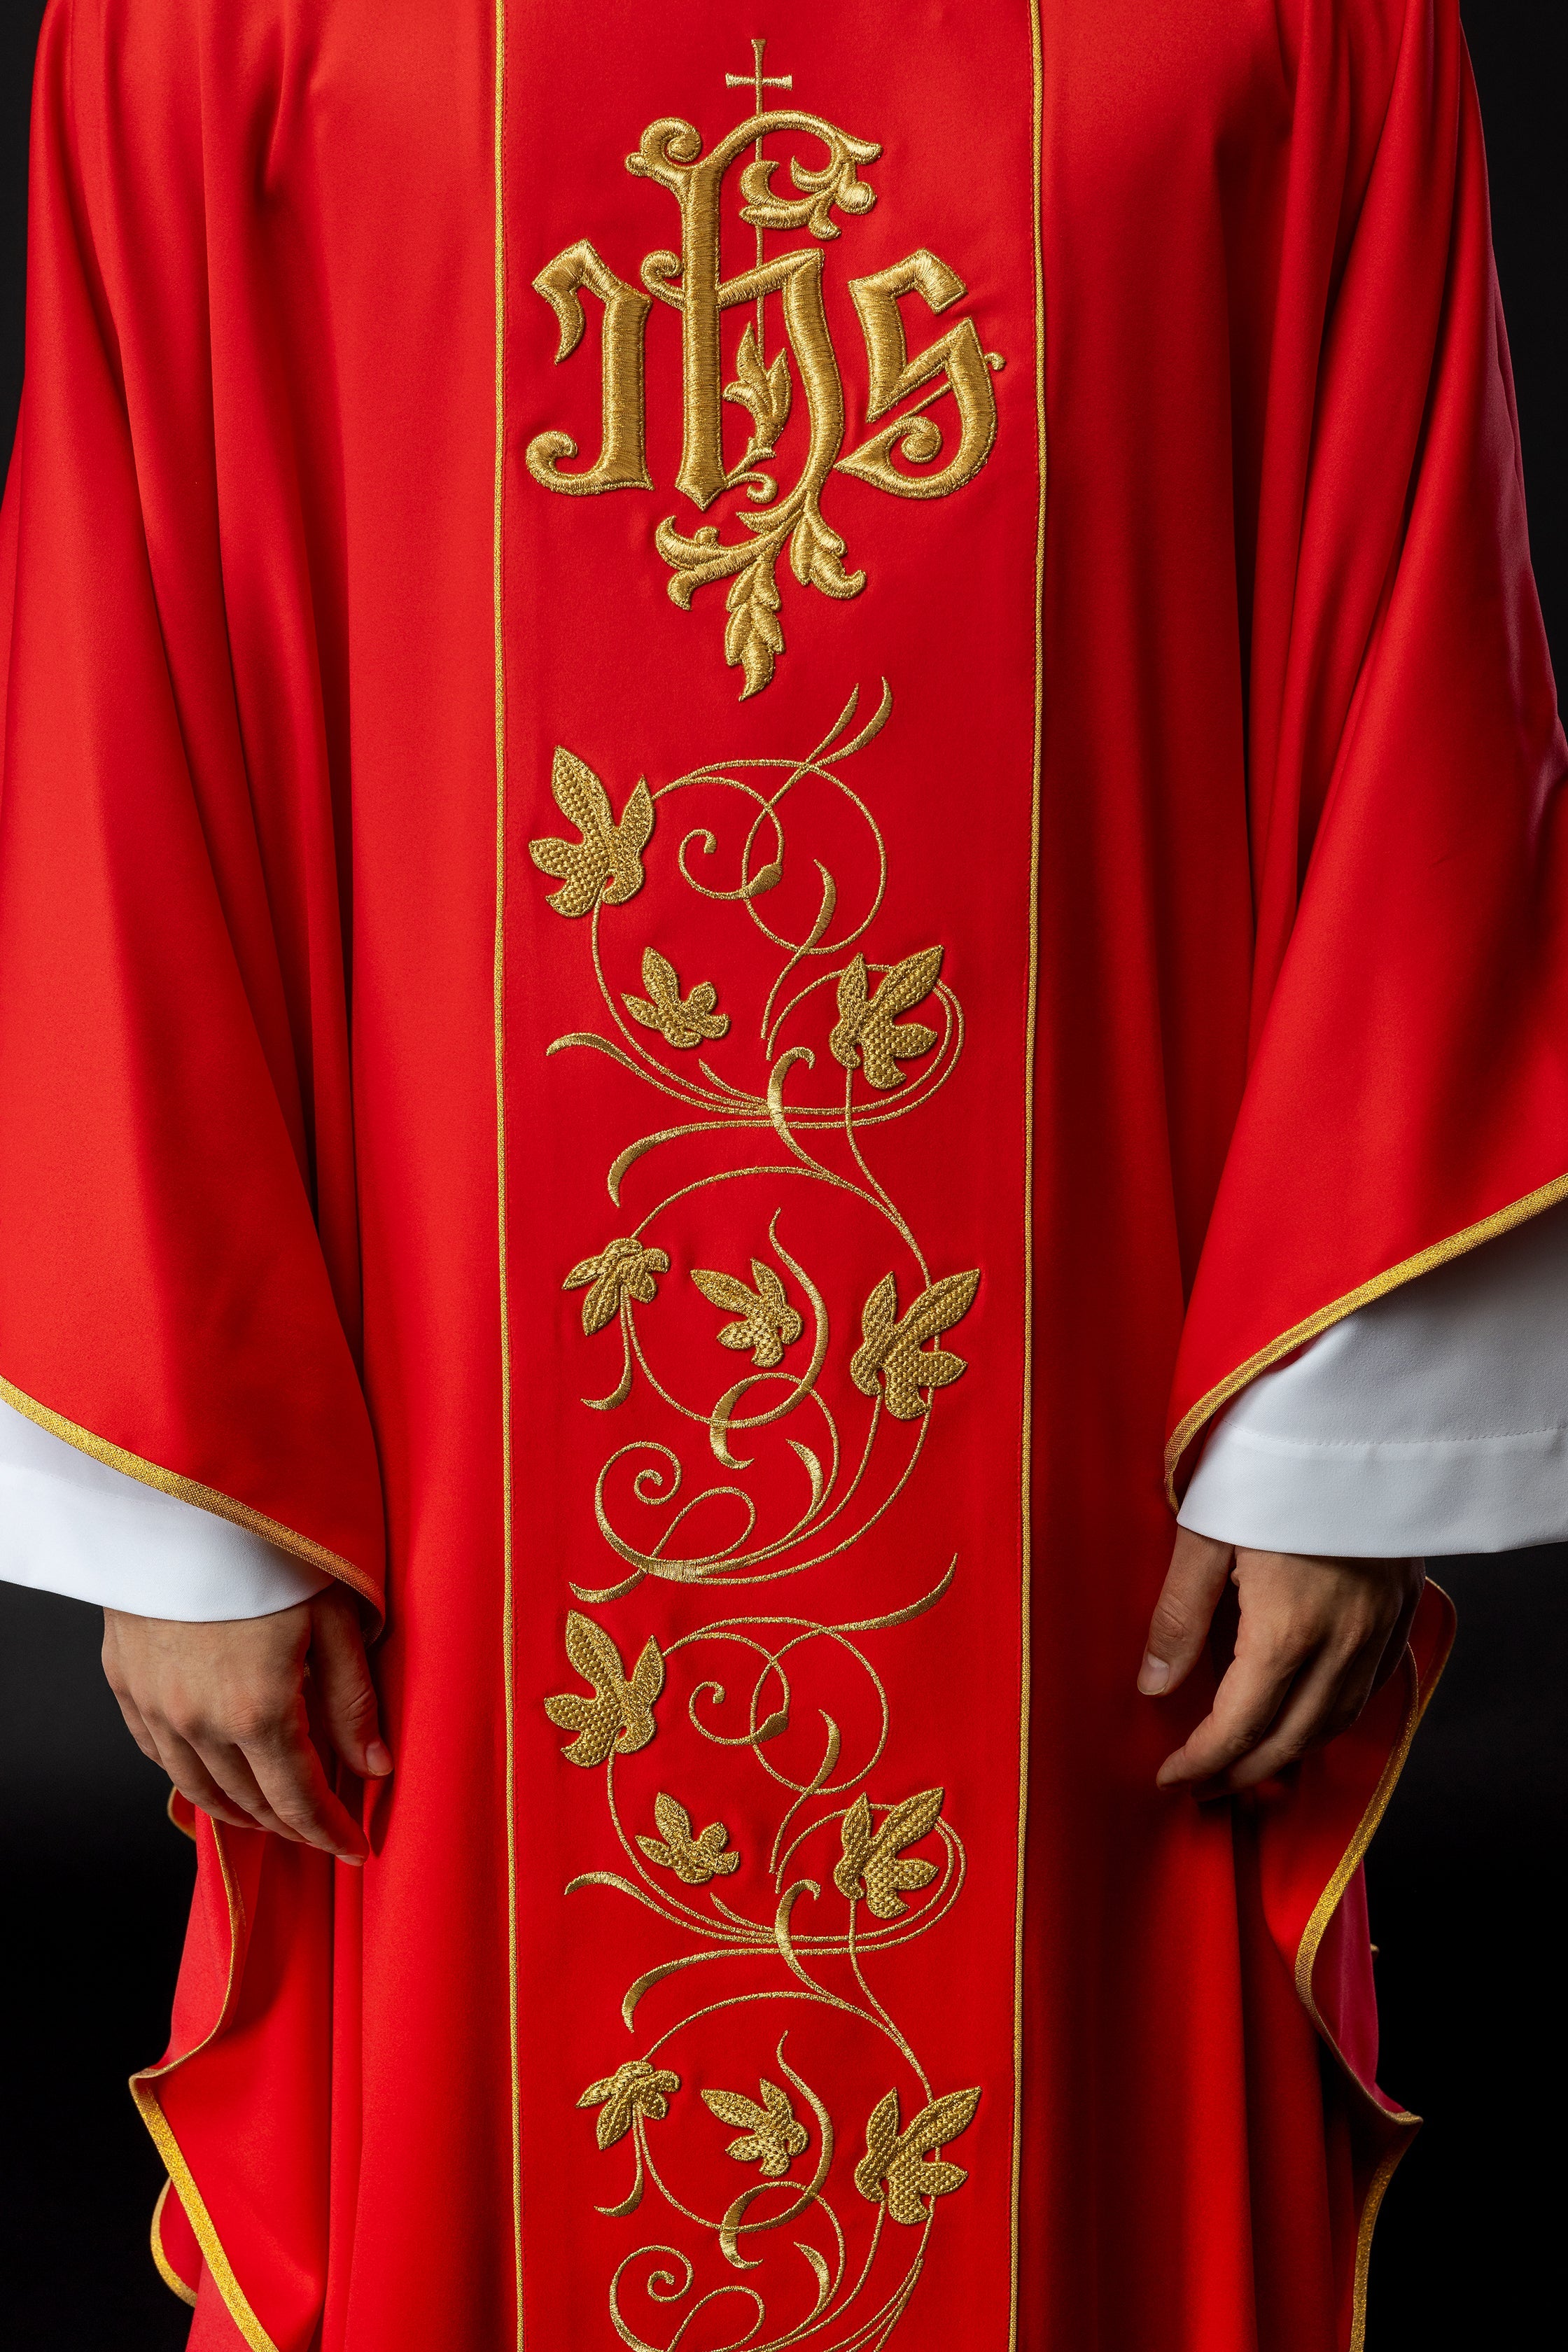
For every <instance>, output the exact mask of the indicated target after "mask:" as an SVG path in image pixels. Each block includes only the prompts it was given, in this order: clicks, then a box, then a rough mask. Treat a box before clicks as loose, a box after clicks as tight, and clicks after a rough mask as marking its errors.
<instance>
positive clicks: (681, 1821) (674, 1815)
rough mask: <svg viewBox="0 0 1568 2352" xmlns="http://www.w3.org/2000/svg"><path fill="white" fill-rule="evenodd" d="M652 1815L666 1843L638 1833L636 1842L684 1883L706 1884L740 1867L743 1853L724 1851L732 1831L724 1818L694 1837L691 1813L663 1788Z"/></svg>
mask: <svg viewBox="0 0 1568 2352" xmlns="http://www.w3.org/2000/svg"><path fill="white" fill-rule="evenodd" d="M653 1817H654V1820H655V1821H656V1822H658V1826H659V1829H660V1830H661V1831H662V1832H663V1843H660V1842H659V1840H658V1838H650V1837H639V1838H638V1840H637V1843H638V1845H640V1846H641V1848H642V1850H643V1852H644V1853H646V1854H647V1858H648V1860H649V1862H652V1863H657V1864H658V1866H659V1868H660V1869H661V1870H673V1871H674V1873H675V1874H676V1876H677V1878H679V1881H680V1883H681V1885H683V1886H706V1885H707V1884H708V1881H709V1880H710V1878H720V1877H723V1876H726V1875H727V1874H729V1873H730V1872H731V1870H738V1869H739V1868H740V1866H741V1857H740V1855H739V1854H738V1853H725V1851H724V1849H725V1847H726V1846H727V1845H728V1844H729V1843H730V1832H729V1831H728V1830H727V1829H726V1828H725V1827H724V1824H723V1822H710V1823H709V1825H708V1827H707V1828H706V1829H705V1830H704V1831H703V1832H701V1834H700V1836H698V1837H693V1836H692V1834H691V1816H690V1814H689V1812H688V1811H687V1810H686V1808H685V1806H684V1805H678V1804H677V1803H676V1801H675V1799H674V1798H673V1797H667V1796H666V1795H665V1794H664V1793H663V1791H662V1790H661V1791H660V1793H659V1794H658V1796H657V1797H656V1798H655V1799H654V1801H653Z"/></svg>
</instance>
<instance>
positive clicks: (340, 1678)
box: [310, 1590, 392, 1780]
mask: <svg viewBox="0 0 1568 2352" xmlns="http://www.w3.org/2000/svg"><path fill="white" fill-rule="evenodd" d="M311 1624H312V1632H311V1641H310V1679H311V1681H312V1682H313V1684H314V1685H315V1691H316V1700H317V1705H318V1706H319V1708H320V1712H321V1727H322V1729H323V1730H324V1732H325V1734H326V1737H327V1738H328V1739H329V1740H330V1741H331V1745H332V1746H333V1748H335V1749H336V1750H337V1752H338V1754H339V1755H340V1756H341V1757H342V1759H343V1762H344V1763H345V1764H346V1765H347V1766H348V1768H349V1769H350V1771H351V1772H358V1773H360V1774H361V1775H362V1776H363V1777H364V1778H366V1779H369V1780H384V1778H385V1776H386V1774H387V1773H389V1772H390V1771H391V1769H392V1752H391V1750H390V1749H389V1748H388V1747H387V1745H386V1742H385V1741H384V1739H383V1738H382V1737H381V1722H380V1717H379V1714H378V1712H377V1708H376V1700H375V1685H374V1683H373V1682H372V1681H371V1678H370V1664H369V1661H368V1660H367V1659H366V1657H365V1654H364V1637H363V1634H362V1633H361V1631H360V1620H359V1608H358V1605H357V1603H356V1602H355V1600H354V1597H353V1593H352V1592H344V1591H341V1590H338V1591H331V1592H323V1593H321V1594H319V1595H318V1596H317V1599H316V1601H315V1603H314V1604H313V1606H312V1609H311Z"/></svg>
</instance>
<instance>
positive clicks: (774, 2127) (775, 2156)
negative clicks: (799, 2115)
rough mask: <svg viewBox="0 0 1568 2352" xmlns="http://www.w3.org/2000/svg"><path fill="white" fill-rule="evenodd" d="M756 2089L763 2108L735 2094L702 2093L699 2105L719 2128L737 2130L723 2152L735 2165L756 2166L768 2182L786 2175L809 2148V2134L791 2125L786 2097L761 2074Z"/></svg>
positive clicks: (801, 2126)
mask: <svg viewBox="0 0 1568 2352" xmlns="http://www.w3.org/2000/svg"><path fill="white" fill-rule="evenodd" d="M758 2088H759V2089H760V2090H761V2092H762V2095H763V2104H762V2105H761V2106H758V2105H757V2103H756V2101H755V2100H754V2099H746V2098H742V2095H741V2094H740V2092H739V2091H704V2092H703V2094H702V2097H703V2101H704V2103H705V2104H706V2105H707V2106H708V2107H710V2109H711V2111H712V2113H713V2114H714V2115H716V2116H718V2118H719V2121H720V2122H721V2124H728V2125H730V2126H731V2128H732V2129H734V2130H738V2131H739V2132H740V2133H741V2135H742V2137H740V2138H739V2139H732V2140H731V2142H730V2145H729V2147H727V2148H726V2149H725V2151H724V2153H725V2155H726V2156H732V2157H733V2158H734V2159H735V2161H736V2163H737V2164H760V2165H761V2166H762V2168H763V2172H764V2173H765V2174H766V2175H767V2177H768V2179H770V2180H775V2179H777V2178H778V2177H779V2175H780V2174H781V2173H784V2172H787V2171H788V2170H789V2168H790V2166H791V2164H792V2163H793V2161H794V2159H795V2158H796V2157H797V2156H802V2155H804V2154H805V2150H806V2149H807V2148H808V2147H810V2146H811V2134H810V2133H809V2132H808V2131H807V2130H806V2128H805V2125H804V2124H801V2123H797V2122H796V2121H795V2109H794V2108H793V2107H792V2106H791V2105H790V2103H789V2095H788V2093H787V2092H785V2091H781V2090H780V2089H779V2086H778V2084H776V2083H770V2082H769V2080H768V2078H767V2076H766V2075H765V2074H763V2075H762V2076H760V2077H759V2081H758Z"/></svg>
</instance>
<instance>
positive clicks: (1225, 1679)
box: [1155, 1643, 1300, 1789]
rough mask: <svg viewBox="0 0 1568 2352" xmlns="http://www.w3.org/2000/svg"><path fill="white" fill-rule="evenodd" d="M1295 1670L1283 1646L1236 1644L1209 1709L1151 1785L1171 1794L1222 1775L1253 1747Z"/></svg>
mask: <svg viewBox="0 0 1568 2352" xmlns="http://www.w3.org/2000/svg"><path fill="white" fill-rule="evenodd" d="M1299 1667H1300V1658H1299V1657H1298V1656H1297V1655H1296V1654H1294V1653H1293V1652H1292V1651H1291V1650H1289V1648H1287V1647H1285V1646H1284V1645H1282V1644H1279V1645H1274V1646H1270V1647H1268V1648H1261V1647H1260V1646H1259V1645H1258V1644H1256V1643H1254V1644H1253V1645H1252V1647H1251V1650H1250V1652H1248V1651H1247V1649H1246V1648H1245V1647H1244V1646H1243V1644H1242V1643H1238V1644H1237V1654H1236V1656H1235V1658H1234V1659H1233V1660H1232V1662H1231V1664H1229V1666H1227V1667H1226V1672H1225V1674H1224V1675H1223V1676H1222V1677H1221V1681H1220V1685H1219V1688H1218V1690H1217V1691H1216V1692H1215V1702H1214V1705H1213V1706H1212V1707H1211V1708H1210V1709H1209V1711H1208V1713H1207V1715H1205V1717H1204V1719H1203V1721H1202V1722H1201V1723H1200V1724H1199V1725H1198V1726H1197V1727H1196V1729H1195V1730H1194V1731H1193V1732H1192V1733H1191V1734H1190V1735H1189V1736H1188V1738H1187V1739H1186V1741H1185V1742H1184V1745H1183V1746H1182V1747H1180V1748H1177V1749H1176V1751H1175V1753H1174V1755H1173V1756H1167V1757H1166V1759H1165V1760H1164V1762H1163V1764H1162V1765H1161V1767H1160V1769H1159V1771H1158V1773H1157V1774H1156V1775H1155V1780H1156V1785H1157V1786H1158V1787H1160V1788H1162V1789H1173V1788H1179V1787H1181V1786H1182V1785H1183V1784H1184V1783H1186V1782H1192V1781H1196V1782H1204V1781H1212V1780H1218V1779H1220V1778H1221V1777H1222V1776H1223V1775H1224V1774H1226V1773H1227V1772H1228V1771H1229V1770H1230V1768H1231V1766H1232V1765H1233V1764H1235V1763H1236V1762H1237V1760H1238V1759H1240V1758H1241V1757H1243V1756H1245V1755H1246V1754H1247V1751H1248V1749H1250V1748H1254V1747H1256V1745H1257V1743H1258V1741H1259V1740H1260V1739H1261V1738H1262V1737H1263V1735H1264V1733H1265V1732H1266V1731H1267V1730H1268V1727H1269V1725H1270V1724H1271V1723H1272V1722H1273V1721H1274V1718H1275V1717H1276V1716H1277V1715H1278V1714H1279V1710H1280V1707H1281V1706H1282V1704H1283V1702H1284V1699H1285V1696H1286V1694H1287V1692H1288V1691H1289V1688H1290V1685H1291V1684H1292V1683H1293V1682H1294V1680H1295V1678H1296V1675H1297V1671H1298V1669H1299Z"/></svg>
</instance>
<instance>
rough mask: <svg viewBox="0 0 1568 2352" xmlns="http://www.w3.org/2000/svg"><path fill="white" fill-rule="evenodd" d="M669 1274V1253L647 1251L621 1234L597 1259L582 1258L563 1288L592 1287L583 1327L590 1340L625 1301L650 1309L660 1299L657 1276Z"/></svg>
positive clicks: (586, 1304)
mask: <svg viewBox="0 0 1568 2352" xmlns="http://www.w3.org/2000/svg"><path fill="white" fill-rule="evenodd" d="M668 1272H669V1255H668V1251H666V1250H661V1249H647V1248H645V1247H644V1245H643V1244H642V1243H641V1242H635V1241H632V1240H631V1239H630V1238H629V1237H628V1236H627V1235H625V1234H622V1235H621V1236H620V1237H619V1238H618V1239H617V1240H616V1241H613V1242H606V1243H605V1246H604V1248H603V1249H602V1250H601V1251H600V1252H599V1255H598V1256H597V1257H584V1258H579V1259H578V1261H577V1263H576V1265H574V1267H573V1268H572V1271H571V1273H570V1274H569V1275H568V1276H566V1278H565V1280H564V1281H563V1283H562V1285H561V1287H562V1289H563V1290H581V1289H582V1287H583V1286H584V1283H587V1284H588V1285H589V1286H590V1287H589V1291H588V1296H587V1297H586V1298H584V1301H583V1328H584V1331H585V1332H586V1334H587V1336H588V1338H589V1339H592V1338H593V1336H594V1334H595V1331H602V1330H603V1329H604V1328H605V1325H606V1323H613V1322H614V1321H615V1319H616V1316H617V1315H618V1314H619V1313H620V1309H621V1301H622V1300H623V1299H624V1298H635V1299H636V1300H637V1304H638V1305H639V1306H641V1307H651V1306H652V1305H653V1302H654V1300H655V1299H656V1298H657V1297H658V1283H657V1282H656V1281H655V1280H654V1276H656V1275H659V1274H668Z"/></svg>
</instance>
